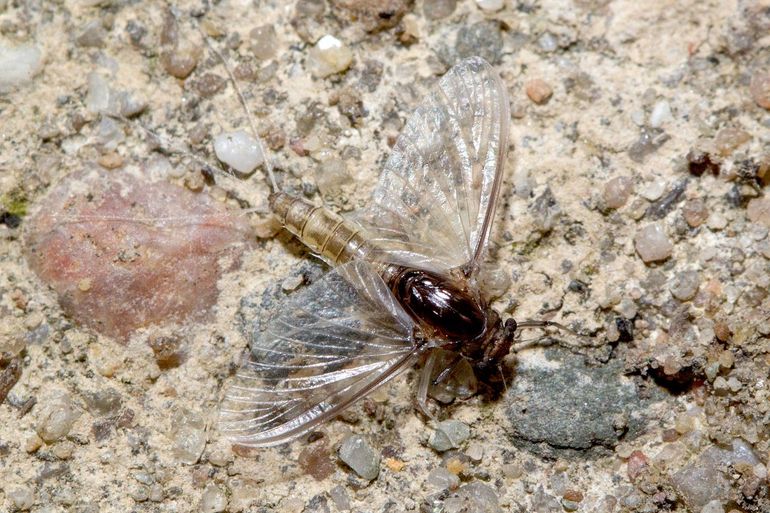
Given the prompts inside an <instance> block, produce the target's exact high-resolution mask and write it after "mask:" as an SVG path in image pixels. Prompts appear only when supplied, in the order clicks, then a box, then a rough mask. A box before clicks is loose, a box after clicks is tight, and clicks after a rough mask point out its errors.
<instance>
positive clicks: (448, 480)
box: [425, 467, 460, 491]
mask: <svg viewBox="0 0 770 513" xmlns="http://www.w3.org/2000/svg"><path fill="white" fill-rule="evenodd" d="M425 482H426V483H427V484H428V486H432V487H433V488H437V489H439V490H442V491H443V490H455V489H457V487H458V486H460V478H459V477H457V475H455V474H453V473H452V472H450V471H448V470H447V469H445V468H444V467H436V468H434V469H433V470H431V471H430V472H428V477H427V478H425Z"/></svg>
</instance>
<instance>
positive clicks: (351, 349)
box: [220, 57, 562, 447]
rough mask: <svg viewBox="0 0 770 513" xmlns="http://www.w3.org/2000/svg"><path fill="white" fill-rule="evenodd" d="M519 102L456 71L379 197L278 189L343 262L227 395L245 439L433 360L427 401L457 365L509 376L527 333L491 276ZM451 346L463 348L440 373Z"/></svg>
mask: <svg viewBox="0 0 770 513" xmlns="http://www.w3.org/2000/svg"><path fill="white" fill-rule="evenodd" d="M509 119H510V114H509V103H508V98H507V94H506V90H505V86H504V85H503V83H502V81H501V79H500V77H499V76H498V75H497V73H496V72H495V71H494V69H493V68H492V67H491V66H490V65H489V64H488V63H487V62H486V61H484V60H483V59H481V58H480V57H471V58H468V59H466V60H463V61H461V62H460V63H458V64H457V65H455V66H454V67H453V68H451V69H450V70H449V71H448V72H447V73H446V74H445V75H444V76H443V77H442V78H441V79H440V80H439V81H438V83H437V85H436V86H435V87H434V88H433V90H432V91H431V92H430V93H429V94H428V96H427V97H426V98H424V100H423V101H422V103H421V104H420V105H419V106H418V107H417V109H416V110H415V112H414V113H413V114H412V116H411V117H410V119H409V120H408V122H407V123H406V125H405V127H404V129H403V131H402V133H401V134H400V136H399V138H398V140H397V142H396V144H395V146H394V147H393V150H392V153H391V154H390V157H389V158H388V160H387V162H386V164H385V166H384V169H383V170H382V172H381V175H380V178H379V183H378V184H377V186H376V188H375V190H374V193H373V196H372V198H371V202H370V204H369V205H368V207H366V208H365V209H364V210H363V211H361V212H357V213H356V214H355V215H354V216H352V217H350V218H345V217H342V216H340V215H338V214H336V213H334V212H332V211H330V210H327V209H325V208H323V207H318V206H315V205H314V204H312V203H310V202H309V201H307V200H305V199H302V198H297V197H293V196H290V195H289V194H287V193H285V192H280V191H276V190H274V192H273V194H272V195H271V196H270V205H271V207H272V209H273V211H274V212H275V214H276V215H277V216H278V218H279V219H280V221H281V222H282V224H283V226H284V227H285V228H286V229H287V230H288V231H289V232H291V233H292V234H294V235H295V236H296V237H297V238H298V239H299V240H300V241H302V242H303V243H304V244H305V245H306V246H307V247H308V248H309V249H310V250H311V251H313V252H314V253H315V254H317V255H319V256H320V257H321V258H322V259H323V260H325V261H326V262H327V263H328V264H330V265H331V266H333V268H332V269H331V270H330V271H329V272H328V273H327V274H326V275H325V276H323V277H322V278H321V279H320V280H318V281H316V282H315V283H313V284H312V285H310V286H309V287H307V288H305V289H303V290H301V291H299V292H297V293H295V294H294V295H293V296H291V297H290V298H289V299H288V300H287V301H286V303H285V304H283V305H282V307H280V311H279V312H278V314H277V315H276V316H275V317H274V318H273V319H271V320H270V321H269V322H268V324H267V327H266V329H265V331H264V332H263V333H261V334H260V335H259V337H258V339H257V340H256V341H254V342H253V343H252V345H251V350H250V353H249V355H248V356H247V357H246V358H245V360H244V362H243V364H242V366H241V368H240V370H239V372H238V374H237V377H236V378H235V382H234V383H233V384H232V385H231V386H230V387H229V389H228V390H227V392H226V395H225V398H224V400H223V403H222V407H221V413H220V427H221V429H222V430H223V432H224V433H225V434H226V435H227V436H228V437H229V438H230V439H232V441H234V442H235V443H238V444H241V445H245V446H254V447H260V446H271V445H277V444H280V443H283V442H286V441H289V440H291V439H294V438H296V437H298V436H301V435H302V434H304V433H307V432H308V431H310V430H312V429H313V428H314V427H316V426H318V425H319V424H321V423H322V422H324V421H326V420H328V419H330V418H332V417H334V416H336V415H337V414H339V413H340V412H342V411H343V410H344V409H345V408H347V407H348V406H350V405H351V404H353V403H354V402H355V401H357V400H358V399H361V398H362V397H364V396H366V395H367V394H369V393H370V392H372V391H373V390H374V389H376V388H377V387H380V386H382V385H383V384H384V383H386V382H388V381H389V380H390V379H392V378H394V377H395V376H397V375H398V374H399V373H401V372H402V371H404V370H406V369H408V368H409V367H410V366H411V365H412V364H414V363H415V362H416V361H417V360H418V358H420V357H424V358H426V363H425V365H424V367H423V369H422V372H421V375H420V382H419V385H418V391H417V402H418V404H419V405H421V408H422V409H423V410H424V411H427V410H426V408H425V407H426V402H427V392H428V388H429V386H430V384H431V382H432V381H433V382H440V381H441V380H444V379H446V378H447V376H448V374H449V373H450V372H451V369H452V367H453V366H454V365H457V364H460V363H461V362H462V363H467V364H470V366H471V367H472V368H473V370H474V372H475V373H476V374H477V375H478V376H479V377H482V378H483V377H484V376H488V375H489V374H490V373H491V372H492V371H497V369H498V368H499V365H500V362H501V360H502V359H503V358H504V357H505V356H506V355H507V354H508V353H509V352H510V351H511V347H512V345H513V342H514V335H515V333H516V331H517V329H518V328H521V327H544V326H557V327H562V326H561V325H558V324H556V323H552V322H550V321H528V322H523V323H519V324H517V323H516V321H515V320H513V319H506V320H505V321H503V319H502V318H501V316H500V315H499V314H498V313H497V312H495V311H494V310H493V309H492V308H490V306H489V300H488V298H487V297H486V296H485V294H484V290H482V288H481V286H480V280H479V272H480V269H481V264H482V261H483V259H484V256H485V253H486V250H487V241H488V239H489V234H490V228H491V226H492V222H493V219H494V216H495V210H496V207H497V204H498V196H499V193H500V188H501V184H502V176H503V163H504V161H505V157H506V150H507V146H508V123H509ZM440 350H449V351H451V352H452V354H454V355H455V356H454V357H453V359H452V361H451V362H450V365H449V366H447V368H446V369H443V370H441V371H440V372H439V374H438V376H437V377H436V378H435V379H434V378H433V375H434V373H433V370H434V367H435V366H436V365H437V361H438V355H439V351H440Z"/></svg>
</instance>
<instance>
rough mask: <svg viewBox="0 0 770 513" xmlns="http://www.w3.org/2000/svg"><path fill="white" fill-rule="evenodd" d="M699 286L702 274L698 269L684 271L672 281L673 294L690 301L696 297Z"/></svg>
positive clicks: (682, 299) (680, 299) (681, 299)
mask: <svg viewBox="0 0 770 513" xmlns="http://www.w3.org/2000/svg"><path fill="white" fill-rule="evenodd" d="M699 286H700V275H699V274H698V272H697V271H682V272H680V273H677V274H676V276H675V277H674V280H673V281H672V282H671V286H670V290H671V295H673V296H674V297H675V298H677V299H678V300H679V301H689V300H691V299H692V298H694V297H695V294H697V292H698V287H699Z"/></svg>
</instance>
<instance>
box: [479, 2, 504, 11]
mask: <svg viewBox="0 0 770 513" xmlns="http://www.w3.org/2000/svg"><path fill="white" fill-rule="evenodd" d="M476 5H477V6H478V7H479V9H481V10H482V11H486V12H497V11H499V10H501V9H502V8H503V7H505V1H504V0H476Z"/></svg>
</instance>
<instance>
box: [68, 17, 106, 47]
mask: <svg viewBox="0 0 770 513" xmlns="http://www.w3.org/2000/svg"><path fill="white" fill-rule="evenodd" d="M106 37H107V32H106V31H105V30H104V27H103V26H102V23H101V21H99V20H91V21H89V22H88V23H86V25H85V26H84V27H83V29H82V30H81V31H80V34H78V35H77V36H76V37H75V44H76V45H78V46H82V47H84V48H101V47H102V46H104V39H105V38H106Z"/></svg>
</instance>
